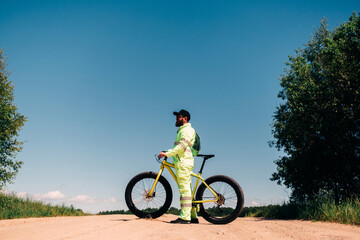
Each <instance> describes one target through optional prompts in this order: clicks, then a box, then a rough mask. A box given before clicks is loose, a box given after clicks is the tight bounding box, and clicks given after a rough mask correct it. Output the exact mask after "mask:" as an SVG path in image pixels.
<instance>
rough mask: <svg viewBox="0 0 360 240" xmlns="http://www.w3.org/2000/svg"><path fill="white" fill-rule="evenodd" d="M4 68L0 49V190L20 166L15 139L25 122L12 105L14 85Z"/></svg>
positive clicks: (3, 56) (19, 143)
mask: <svg viewBox="0 0 360 240" xmlns="http://www.w3.org/2000/svg"><path fill="white" fill-rule="evenodd" d="M6 67H7V63H6V57H5V55H4V51H3V49H0V189H1V188H2V187H3V186H4V185H5V184H6V183H11V181H12V180H13V179H14V178H15V176H16V174H17V172H18V171H19V168H20V167H21V165H22V162H21V161H18V160H17V159H16V154H17V153H18V152H20V151H21V150H22V142H20V141H18V139H17V137H18V133H19V130H20V129H21V127H22V126H23V125H24V123H25V121H26V118H25V117H24V116H23V115H21V114H20V113H19V112H18V111H17V108H16V106H15V104H14V85H13V84H12V81H11V80H10V79H9V75H10V74H9V72H8V71H7V70H6Z"/></svg>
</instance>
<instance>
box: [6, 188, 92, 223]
mask: <svg viewBox="0 0 360 240" xmlns="http://www.w3.org/2000/svg"><path fill="white" fill-rule="evenodd" d="M84 215H85V213H84V212H83V211H82V210H81V209H75V208H74V207H73V206H72V205H71V206H70V207H66V206H65V205H62V206H52V205H50V204H45V203H43V202H40V201H34V200H31V199H29V198H26V199H23V198H19V197H17V196H15V195H14V194H4V193H0V219H14V218H28V217H57V216H84Z"/></svg>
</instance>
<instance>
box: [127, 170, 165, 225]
mask: <svg viewBox="0 0 360 240" xmlns="http://www.w3.org/2000/svg"><path fill="white" fill-rule="evenodd" d="M156 177H157V173H154V172H143V173H139V174H138V175H136V176H135V177H133V178H132V179H131V180H130V182H129V183H128V185H127V187H126V190H125V201H126V205H127V206H128V208H129V210H130V211H131V212H132V213H133V214H135V215H136V216H138V217H139V218H158V217H160V216H161V215H163V214H164V213H165V212H166V211H167V210H168V209H169V207H170V205H171V202H172V190H171V186H170V184H169V182H168V181H167V180H166V178H164V177H163V176H160V178H159V181H158V183H157V184H159V183H161V184H162V185H163V187H164V189H165V194H166V196H165V202H164V204H163V205H162V206H159V209H158V210H157V211H155V212H151V213H148V212H145V211H143V210H141V209H138V208H137V207H136V205H135V204H134V201H133V199H132V194H131V193H132V191H133V189H134V186H135V185H136V183H138V182H139V181H141V180H144V179H153V180H155V179H156Z"/></svg>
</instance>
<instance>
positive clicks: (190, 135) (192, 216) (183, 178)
mask: <svg viewBox="0 0 360 240" xmlns="http://www.w3.org/2000/svg"><path fill="white" fill-rule="evenodd" d="M173 114H174V115H175V116H176V123H175V126H176V127H179V130H178V131H177V135H176V139H175V143H174V147H173V148H172V149H169V150H168V151H166V152H161V153H159V157H161V158H162V157H172V158H173V164H174V165H175V173H176V178H177V183H178V187H179V192H180V206H181V212H180V216H179V218H178V219H176V220H174V221H171V222H170V223H177V224H188V223H199V220H198V219H197V214H196V208H195V207H193V206H192V198H191V175H190V174H191V172H192V170H193V168H194V157H193V154H192V151H191V147H192V146H193V144H194V142H195V135H196V134H195V130H194V129H193V128H192V127H191V123H189V121H190V113H189V112H188V111H186V110H184V109H182V110H180V111H179V112H174V113H173Z"/></svg>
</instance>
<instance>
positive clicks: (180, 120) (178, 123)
mask: <svg viewBox="0 0 360 240" xmlns="http://www.w3.org/2000/svg"><path fill="white" fill-rule="evenodd" d="M182 125H184V118H183V116H181V115H177V116H176V123H175V126H176V127H181V126H182Z"/></svg>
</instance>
